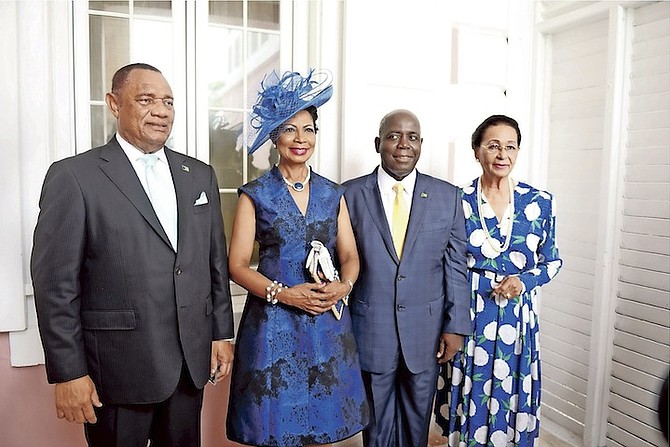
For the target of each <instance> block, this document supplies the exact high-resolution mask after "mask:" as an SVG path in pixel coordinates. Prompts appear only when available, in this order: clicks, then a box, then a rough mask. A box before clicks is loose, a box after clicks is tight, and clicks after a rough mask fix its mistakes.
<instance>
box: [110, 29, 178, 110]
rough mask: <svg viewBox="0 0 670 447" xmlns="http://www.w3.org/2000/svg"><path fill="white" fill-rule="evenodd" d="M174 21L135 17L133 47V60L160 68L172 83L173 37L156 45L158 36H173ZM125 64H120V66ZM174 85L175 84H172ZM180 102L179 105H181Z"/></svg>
mask: <svg viewBox="0 0 670 447" xmlns="http://www.w3.org/2000/svg"><path fill="white" fill-rule="evenodd" d="M172 31H173V30H172V22H165V21H162V20H149V19H135V22H134V27H133V33H134V34H135V36H134V40H133V49H132V59H131V60H132V62H145V63H147V64H150V65H153V66H154V67H156V68H158V69H159V70H160V71H161V72H162V73H163V76H164V77H165V79H167V81H168V82H170V83H171V80H172V79H173V76H172V72H173V63H172V59H173V57H174V48H173V45H172V39H168V40H167V41H166V42H165V43H161V45H156V36H171V35H172ZM122 65H124V64H120V65H119V66H118V67H117V69H118V68H120V67H121V66H122ZM172 87H174V86H172ZM179 102H181V98H180V100H179V101H178V103H177V107H179Z"/></svg>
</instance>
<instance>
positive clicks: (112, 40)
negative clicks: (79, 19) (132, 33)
mask: <svg viewBox="0 0 670 447" xmlns="http://www.w3.org/2000/svg"><path fill="white" fill-rule="evenodd" d="M89 26H90V36H89V38H90V48H89V57H90V66H91V100H92V101H104V100H105V94H106V93H107V92H108V91H109V90H110V88H111V85H112V76H114V73H115V72H116V70H118V68H119V67H121V66H123V65H125V64H127V63H128V60H129V59H130V43H129V40H128V39H129V37H128V36H129V27H128V20H127V19H119V18H114V17H101V16H94V15H92V16H90V20H89Z"/></svg>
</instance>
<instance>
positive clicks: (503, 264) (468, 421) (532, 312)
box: [435, 179, 562, 447]
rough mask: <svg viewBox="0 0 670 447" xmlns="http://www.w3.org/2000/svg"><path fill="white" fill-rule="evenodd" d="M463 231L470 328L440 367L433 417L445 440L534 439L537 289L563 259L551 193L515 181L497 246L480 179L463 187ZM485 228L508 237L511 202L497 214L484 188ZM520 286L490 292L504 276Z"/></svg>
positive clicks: (470, 443) (519, 444) (455, 444)
mask: <svg viewBox="0 0 670 447" xmlns="http://www.w3.org/2000/svg"><path fill="white" fill-rule="evenodd" d="M463 209H464V212H465V218H466V230H467V234H468V268H469V273H470V284H471V288H472V295H471V300H472V302H471V310H470V312H471V318H472V321H473V330H474V333H473V334H472V335H471V336H469V337H466V339H465V348H464V352H459V353H458V354H456V356H455V357H454V360H453V362H452V366H449V365H448V366H447V367H446V368H444V369H443V376H442V378H441V380H440V381H439V382H440V383H439V384H438V394H437V401H436V406H435V413H436V420H437V422H438V424H439V425H440V426H441V427H442V428H443V430H444V432H445V435H447V436H448V437H449V446H450V447H476V446H493V447H508V446H515V447H531V446H533V445H534V443H535V440H536V439H537V437H538V435H539V430H540V424H539V416H540V414H539V407H540V388H541V386H540V385H541V384H540V345H539V333H538V331H539V326H538V306H537V299H538V296H537V292H538V289H539V287H540V286H541V285H543V284H545V283H547V282H549V281H550V280H551V279H552V278H553V277H554V276H555V275H556V274H557V273H558V270H559V269H560V267H561V265H562V261H561V259H560V258H559V256H558V249H557V248H556V243H555V206H554V200H553V197H552V196H551V195H550V194H549V193H547V192H545V191H540V190H537V189H535V188H533V187H532V186H530V185H527V184H525V183H521V182H519V183H517V184H516V185H515V189H514V216H513V217H512V220H513V226H512V233H511V238H512V240H511V241H510V244H509V248H508V249H507V250H506V251H504V252H502V253H498V252H497V251H495V250H493V249H492V248H491V245H490V244H489V242H488V241H487V239H486V236H485V234H484V229H483V228H482V224H481V221H480V219H481V218H482V216H480V215H479V210H478V206H477V180H476V179H475V180H474V181H473V182H472V184H471V185H470V186H468V187H466V188H463ZM481 210H482V214H484V218H485V219H486V226H487V228H488V229H489V234H490V235H491V237H492V238H493V239H496V240H497V241H499V242H500V243H501V245H502V244H504V243H505V242H506V239H505V236H506V235H507V234H508V233H507V229H508V228H509V227H508V225H510V224H511V221H510V207H508V208H507V210H506V211H505V215H504V217H503V219H502V221H500V222H498V219H497V217H496V215H495V212H494V211H493V208H492V207H491V206H490V205H489V204H488V202H487V200H486V197H485V196H484V195H483V194H482V206H481ZM509 275H517V276H518V277H519V279H520V280H521V282H522V283H523V286H524V291H523V292H522V293H521V295H520V296H516V297H512V298H510V299H507V298H505V297H504V296H500V295H494V294H493V293H492V289H493V287H495V286H496V285H497V283H498V282H499V281H501V280H502V278H504V277H505V276H509Z"/></svg>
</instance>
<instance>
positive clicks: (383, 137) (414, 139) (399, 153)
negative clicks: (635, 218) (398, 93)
mask: <svg viewBox="0 0 670 447" xmlns="http://www.w3.org/2000/svg"><path fill="white" fill-rule="evenodd" d="M422 142H423V138H421V125H420V124H419V120H418V118H417V117H416V116H415V115H414V114H413V113H412V112H410V111H409V110H403V109H399V110H394V111H392V112H390V113H389V114H387V115H386V116H385V117H384V118H382V121H381V123H380V124H379V136H378V137H376V138H375V149H376V150H377V153H378V154H379V155H381V159H382V169H383V170H384V171H386V173H387V174H388V175H390V176H391V177H393V178H394V179H396V180H398V181H400V180H402V179H404V178H405V177H407V175H409V173H410V172H412V171H413V170H414V167H415V166H416V163H417V162H418V161H419V157H420V156H421V143H422Z"/></svg>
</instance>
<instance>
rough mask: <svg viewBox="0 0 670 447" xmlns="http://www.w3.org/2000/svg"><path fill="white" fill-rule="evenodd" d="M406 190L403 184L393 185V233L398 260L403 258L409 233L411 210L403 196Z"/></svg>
mask: <svg viewBox="0 0 670 447" xmlns="http://www.w3.org/2000/svg"><path fill="white" fill-rule="evenodd" d="M404 190H405V188H403V187H402V183H396V184H395V185H393V191H395V200H394V201H393V222H392V226H393V228H391V233H392V235H393V245H394V246H395V251H396V253H398V258H400V257H401V256H402V246H403V244H404V242H405V233H406V232H407V222H408V221H409V209H408V208H407V201H406V200H405V197H404V196H403V191H404Z"/></svg>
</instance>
